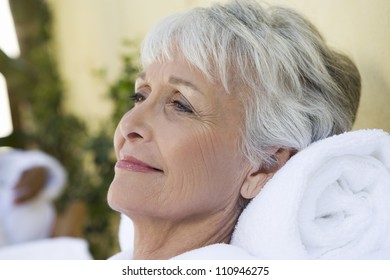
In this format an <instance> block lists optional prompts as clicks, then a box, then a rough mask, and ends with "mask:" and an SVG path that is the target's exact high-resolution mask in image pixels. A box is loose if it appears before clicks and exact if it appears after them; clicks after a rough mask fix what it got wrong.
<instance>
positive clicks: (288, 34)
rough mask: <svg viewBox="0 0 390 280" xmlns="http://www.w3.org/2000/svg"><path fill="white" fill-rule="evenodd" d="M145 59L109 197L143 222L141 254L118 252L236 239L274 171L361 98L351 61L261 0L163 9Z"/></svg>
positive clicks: (339, 128)
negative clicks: (243, 216) (234, 234)
mask: <svg viewBox="0 0 390 280" xmlns="http://www.w3.org/2000/svg"><path fill="white" fill-rule="evenodd" d="M141 61H142V66H143V70H142V72H140V73H139V75H138V77H137V80H136V86H135V93H134V95H133V96H132V98H133V99H134V102H135V106H134V108H132V109H131V110H130V111H128V112H127V113H126V114H125V115H124V116H123V118H122V120H121V121H120V123H119V125H118V127H117V130H116V133H115V136H114V147H115V151H116V156H117V159H118V162H117V164H116V166H115V177H114V179H113V181H112V184H111V186H110V189H109V192H108V202H109V205H110V206H111V207H112V208H113V209H115V210H117V211H119V212H121V213H123V214H124V215H126V216H128V217H129V218H131V220H132V222H133V223H134V251H133V252H132V254H128V255H119V257H118V258H133V259H169V258H173V257H175V256H179V255H183V254H184V255H185V254H188V253H191V252H193V250H195V249H198V248H208V247H213V244H229V243H230V240H231V237H232V232H233V230H234V227H235V225H236V223H237V220H238V218H239V216H240V213H241V212H242V211H243V209H244V208H245V206H246V205H247V203H248V201H249V200H251V199H252V198H254V197H255V196H256V195H257V194H258V193H259V192H260V191H261V189H262V188H263V186H264V185H265V184H266V183H267V181H269V180H270V178H272V177H273V175H274V174H275V172H277V171H278V170H279V169H280V168H281V167H282V166H283V165H284V164H285V163H286V161H288V160H289V159H290V157H292V156H293V155H294V154H295V153H297V152H298V151H300V150H302V149H304V148H305V147H307V146H308V145H309V144H310V143H312V142H314V141H317V140H320V139H323V138H326V137H328V136H330V135H334V134H339V133H342V132H345V131H347V130H349V129H350V128H351V126H352V123H353V120H354V117H355V114H356V110H357V106H358V100H359V94H360V78H359V74H358V72H357V69H356V68H355V66H354V65H353V63H352V62H351V61H350V60H349V59H348V58H347V57H345V56H343V55H341V54H339V53H336V52H334V51H333V50H331V49H330V48H329V47H328V46H327V45H326V43H325V42H324V40H323V38H322V37H321V36H320V34H319V33H318V31H317V30H316V29H315V28H314V27H313V25H311V24H310V23H309V22H308V21H307V20H306V19H305V18H303V17H302V16H301V15H299V14H298V13H296V12H294V11H292V10H290V9H287V8H281V7H264V6H263V5H260V4H258V3H256V2H254V1H232V2H230V3H228V4H225V5H222V4H214V5H213V6H211V7H209V8H196V9H193V10H190V11H188V12H186V13H181V14H175V15H172V16H170V17H167V18H165V19H164V20H162V21H161V22H159V23H158V24H157V25H156V26H155V27H154V28H153V29H152V30H151V31H150V33H149V34H148V35H147V37H146V39H145V41H144V44H143V47H142V51H141ZM229 248H230V247H229ZM236 249H237V248H235V249H234V250H236ZM236 253H237V254H238V255H240V254H243V256H244V255H245V252H244V251H240V250H238V249H237V250H236V251H234V254H236ZM238 255H237V256H238Z"/></svg>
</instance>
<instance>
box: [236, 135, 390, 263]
mask: <svg viewBox="0 0 390 280" xmlns="http://www.w3.org/2000/svg"><path fill="white" fill-rule="evenodd" d="M232 244H233V245H236V246H238V247H242V248H243V249H244V250H246V251H248V252H249V253H250V254H252V255H255V256H257V257H258V258H263V259H368V258H374V259H381V258H382V259H389V258H390V136H389V135H388V134H387V133H385V132H383V131H381V130H359V131H353V132H348V133H344V134H341V135H338V136H333V137H330V138H327V139H324V140H321V141H318V142H316V143H314V144H312V145H311V146H309V147H308V148H306V149H304V150H303V151H301V152H299V153H297V154H296V155H295V156H294V157H292V158H291V159H290V160H289V161H288V162H287V163H286V164H285V166H283V167H282V168H281V169H280V170H279V171H278V172H277V173H276V174H275V175H274V177H273V178H272V179H271V180H270V181H269V182H268V183H267V184H266V185H265V186H264V188H263V190H262V191H261V192H260V194H259V195H258V196H257V197H255V198H254V199H253V200H252V202H251V203H250V204H249V205H248V206H247V208H246V209H245V210H244V211H243V213H242V215H241V216H240V219H239V221H238V223H237V226H236V229H235V232H234V234H233V237H232Z"/></svg>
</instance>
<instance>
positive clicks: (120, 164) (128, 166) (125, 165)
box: [115, 156, 162, 173]
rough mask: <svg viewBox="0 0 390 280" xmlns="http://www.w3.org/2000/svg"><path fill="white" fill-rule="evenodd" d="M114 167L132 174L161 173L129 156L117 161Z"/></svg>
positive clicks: (159, 170)
mask: <svg viewBox="0 0 390 280" xmlns="http://www.w3.org/2000/svg"><path fill="white" fill-rule="evenodd" d="M115 167H117V168H119V169H124V170H127V171H132V172H143V173H146V172H162V170H161V169H158V168H155V167H153V166H150V165H148V164H147V163H145V162H143V161H140V160H138V159H136V158H135V157H131V156H125V157H124V158H122V159H121V160H118V161H117V163H116V165H115Z"/></svg>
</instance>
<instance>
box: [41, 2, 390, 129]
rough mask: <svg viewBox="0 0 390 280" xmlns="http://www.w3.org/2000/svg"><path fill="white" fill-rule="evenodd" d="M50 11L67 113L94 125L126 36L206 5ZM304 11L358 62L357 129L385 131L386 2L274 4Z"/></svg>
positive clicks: (103, 112)
mask: <svg viewBox="0 0 390 280" xmlns="http://www.w3.org/2000/svg"><path fill="white" fill-rule="evenodd" d="M48 2H49V3H50V4H51V6H52V8H53V12H54V19H55V38H56V42H57V49H58V59H59V63H60V69H61V74H62V75H63V78H64V80H65V82H66V84H67V89H68V100H67V108H68V109H70V110H73V111H75V112H77V113H78V114H79V115H80V116H82V117H83V118H85V119H86V120H88V121H89V122H90V124H91V126H93V127H94V126H96V125H97V124H98V122H97V121H96V120H97V119H102V118H105V117H106V116H107V113H108V112H109V110H110V106H109V104H108V102H107V101H106V100H104V99H103V97H102V96H103V93H104V92H105V89H106V86H105V84H104V82H103V81H102V80H101V79H99V78H97V77H96V76H94V75H93V72H94V71H96V70H98V69H102V68H103V69H106V70H107V73H108V78H109V79H110V80H112V79H113V78H114V77H115V75H116V74H117V73H118V69H119V61H120V60H119V55H120V53H121V50H122V40H123V39H124V38H142V37H143V34H144V33H145V32H146V31H147V30H148V29H149V28H150V27H151V25H152V24H153V23H155V22H156V20H158V19H159V18H161V17H163V16H165V15H167V14H170V13H172V12H176V11H180V10H183V9H187V8H188V7H193V6H197V5H208V4H209V3H211V1H208V0H165V1H161V0H143V1H136V0H66V1H64V0H48ZM268 2H269V3H283V4H287V5H289V6H291V7H294V8H296V9H297V10H299V11H300V12H302V13H303V14H305V15H306V16H307V17H308V18H309V19H310V20H311V21H312V22H313V23H314V24H315V25H316V26H317V27H318V28H319V30H320V31H321V32H322V34H323V35H324V37H325V38H326V39H327V40H328V42H329V43H330V44H331V45H332V46H334V47H335V48H337V49H339V50H341V51H343V52H344V53H346V54H348V55H350V56H351V57H352V58H353V60H354V61H355V62H356V64H357V65H358V68H359V69H360V72H361V75H362V80H363V93H362V99H361V105H360V108H359V113H358V119H357V122H356V125H355V128H356V129H357V128H374V127H376V128H383V129H385V130H387V131H390V109H389V105H390V32H389V30H390V1H388V0H374V1H355V0H328V1H323V0H310V1H309V0H284V1H283V0H279V1H272V0H269V1H268Z"/></svg>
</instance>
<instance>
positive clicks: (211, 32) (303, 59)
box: [141, 0, 360, 166]
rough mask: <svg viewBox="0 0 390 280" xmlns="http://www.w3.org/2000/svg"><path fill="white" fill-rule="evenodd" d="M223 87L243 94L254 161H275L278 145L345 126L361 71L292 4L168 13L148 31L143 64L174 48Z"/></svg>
mask: <svg viewBox="0 0 390 280" xmlns="http://www.w3.org/2000/svg"><path fill="white" fill-rule="evenodd" d="M177 51H179V52H181V54H182V55H184V57H185V59H187V60H188V62H189V63H190V64H192V65H194V66H195V67H197V68H198V69H199V70H200V71H202V72H203V73H204V74H205V75H207V77H209V79H210V80H211V81H215V82H220V83H221V84H222V85H223V86H224V88H225V90H226V92H227V93H228V94H237V95H239V96H240V98H242V100H243V104H244V108H245V112H246V113H245V114H246V116H245V125H244V127H243V128H238V129H239V130H240V132H241V133H242V149H243V152H244V153H245V155H246V156H247V158H248V159H249V160H250V161H251V163H252V164H253V165H254V166H261V165H262V164H266V165H272V164H274V163H275V158H274V157H273V154H274V152H275V148H276V149H278V148H287V149H293V150H296V151H299V150H301V149H303V148H305V147H307V146H308V145H309V144H310V143H312V142H314V141H317V140H320V139H323V138H326V137H328V136H330V135H333V134H339V133H342V132H345V131H347V130H350V129H351V127H352V124H353V121H354V119H355V115H356V111H357V107H358V103H359V96H360V76H359V72H358V70H357V68H356V67H355V66H354V64H353V63H352V61H351V60H349V59H348V58H347V57H346V56H344V55H342V54H340V53H337V52H335V51H333V50H331V49H330V48H329V47H328V46H327V45H326V43H325V41H324V39H323V38H322V37H321V35H320V33H319V32H318V31H317V29H316V28H315V27H314V26H313V25H312V24H311V23H310V22H309V21H307V20H306V19H305V18H304V17H302V16H301V15H300V14H298V13H297V12H295V11H293V10H291V9H289V8H285V7H279V6H265V5H261V4H259V3H257V2H255V1H250V0H245V1H243V0H240V1H238V0H236V1H231V2H230V3H228V4H225V5H223V4H214V5H212V6H211V7H209V8H195V9H192V10H190V11H188V12H185V13H179V14H175V15H172V16H169V17H167V18H165V19H163V20H162V21H160V22H159V23H158V24H157V25H155V27H154V28H153V29H152V30H151V31H150V32H149V34H148V35H147V37H146V38H145V40H144V43H143V47H142V51H141V62H142V64H143V67H146V66H147V65H149V64H151V63H153V62H155V61H161V60H165V59H168V60H170V59H172V58H173V57H174V55H175V52H177Z"/></svg>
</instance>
